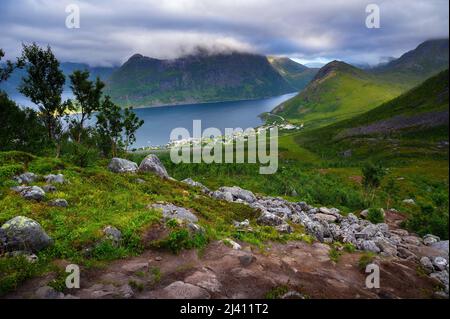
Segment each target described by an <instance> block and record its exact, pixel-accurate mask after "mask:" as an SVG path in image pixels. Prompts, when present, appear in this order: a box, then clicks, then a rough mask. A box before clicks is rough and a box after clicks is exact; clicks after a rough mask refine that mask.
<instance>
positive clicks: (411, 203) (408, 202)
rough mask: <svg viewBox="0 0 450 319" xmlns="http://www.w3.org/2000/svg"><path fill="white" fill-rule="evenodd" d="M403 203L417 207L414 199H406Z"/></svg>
mask: <svg viewBox="0 0 450 319" xmlns="http://www.w3.org/2000/svg"><path fill="white" fill-rule="evenodd" d="M403 203H405V204H408V205H416V202H415V201H414V199H412V198H407V199H404V200H403Z"/></svg>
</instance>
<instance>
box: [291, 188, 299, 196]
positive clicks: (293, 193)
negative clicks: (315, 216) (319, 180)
mask: <svg viewBox="0 0 450 319" xmlns="http://www.w3.org/2000/svg"><path fill="white" fill-rule="evenodd" d="M297 196H298V193H297V191H296V190H295V189H293V190H292V191H291V197H297Z"/></svg>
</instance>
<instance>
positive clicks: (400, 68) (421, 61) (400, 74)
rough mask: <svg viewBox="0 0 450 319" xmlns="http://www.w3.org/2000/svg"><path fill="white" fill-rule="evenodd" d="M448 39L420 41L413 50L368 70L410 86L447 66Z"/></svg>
mask: <svg viewBox="0 0 450 319" xmlns="http://www.w3.org/2000/svg"><path fill="white" fill-rule="evenodd" d="M448 55H449V40H448V39H437V40H429V41H425V42H423V43H421V44H420V45H419V46H418V47H417V48H415V49H414V50H411V51H408V52H406V53H405V54H403V55H402V56H401V57H400V58H398V59H396V60H393V61H391V62H389V63H388V64H385V65H382V66H378V67H376V68H373V69H371V70H370V71H369V72H371V73H372V74H375V75H377V76H379V77H382V78H383V79H385V80H388V81H390V82H394V83H398V84H402V85H403V86H404V87H405V88H411V87H412V86H414V85H417V84H419V83H421V82H422V81H424V80H425V79H427V78H429V77H431V76H433V75H435V74H437V73H438V72H440V71H442V70H445V69H447V68H448V63H449V60H448Z"/></svg>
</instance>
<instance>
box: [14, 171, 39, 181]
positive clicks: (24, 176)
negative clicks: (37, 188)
mask: <svg viewBox="0 0 450 319" xmlns="http://www.w3.org/2000/svg"><path fill="white" fill-rule="evenodd" d="M13 179H14V180H15V181H16V182H18V183H19V184H30V183H33V182H34V181H36V180H37V179H38V175H36V174H34V173H30V172H26V173H23V174H20V175H19V176H15V177H14V178H13Z"/></svg>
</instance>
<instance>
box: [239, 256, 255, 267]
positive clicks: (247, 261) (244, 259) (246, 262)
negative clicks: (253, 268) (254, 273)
mask: <svg viewBox="0 0 450 319" xmlns="http://www.w3.org/2000/svg"><path fill="white" fill-rule="evenodd" d="M255 260H256V257H255V256H253V255H252V254H245V255H242V256H239V262H240V263H241V265H242V266H244V267H247V266H250V265H251V263H253V262H254V261H255Z"/></svg>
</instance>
